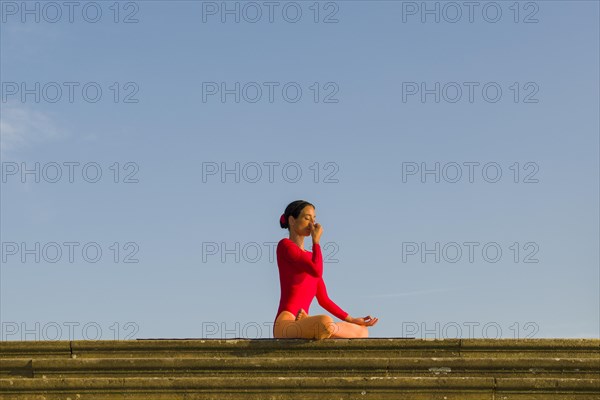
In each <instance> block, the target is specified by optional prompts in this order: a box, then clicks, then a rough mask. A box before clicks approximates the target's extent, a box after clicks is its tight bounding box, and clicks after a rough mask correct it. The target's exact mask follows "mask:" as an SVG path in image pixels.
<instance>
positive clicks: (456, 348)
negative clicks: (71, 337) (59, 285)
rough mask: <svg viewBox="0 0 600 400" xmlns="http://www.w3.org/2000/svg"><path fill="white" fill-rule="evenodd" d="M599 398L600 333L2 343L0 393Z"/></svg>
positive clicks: (158, 397)
mask: <svg viewBox="0 0 600 400" xmlns="http://www.w3.org/2000/svg"><path fill="white" fill-rule="evenodd" d="M299 398H300V399H315V400H317V399H319V400H325V399H327V400H331V399H336V400H348V399H389V400H391V399H394V400H398V399H404V400H600V339H498V340H490V339H449V340H448V339H402V338H365V339H325V340H305V339H189V340H188V339H149V340H128V341H110V340H108V341H80V340H76V341H62V342H61V341H57V342H36V341H22V342H0V399H2V400H4V399H14V400H17V399H18V400H33V399H35V400H58V399H61V400H64V399H71V400H76V399H79V400H86V399H87V400H100V399H103V400H116V399H130V400H142V399H144V400H163V399H164V400H166V399H169V400H174V399H186V400H190V399H192V400H194V399H197V400H207V399H215V400H216V399H219V400H223V399H225V400H227V399H231V400H233V399H240V400H241V399H245V400H258V399H269V400H287V399H299Z"/></svg>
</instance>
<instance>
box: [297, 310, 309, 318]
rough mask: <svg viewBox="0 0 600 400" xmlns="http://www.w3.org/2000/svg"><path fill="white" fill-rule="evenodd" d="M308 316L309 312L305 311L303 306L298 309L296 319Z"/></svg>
mask: <svg viewBox="0 0 600 400" xmlns="http://www.w3.org/2000/svg"><path fill="white" fill-rule="evenodd" d="M306 317H308V314H307V313H306V312H304V309H303V308H301V309H300V311H298V314H296V321H299V320H301V319H302V318H306Z"/></svg>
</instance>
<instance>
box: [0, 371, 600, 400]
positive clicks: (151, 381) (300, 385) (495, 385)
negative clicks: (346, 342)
mask: <svg viewBox="0 0 600 400" xmlns="http://www.w3.org/2000/svg"><path fill="white" fill-rule="evenodd" d="M0 384H1V387H2V392H1V393H2V398H3V399H5V398H6V399H17V398H18V399H21V400H22V399H34V398H36V399H40V398H44V399H48V398H50V397H48V395H54V396H58V395H61V396H62V398H63V399H67V398H68V397H70V398H72V399H76V398H77V399H88V398H94V397H92V396H93V395H94V396H99V395H104V396H105V397H104V398H106V399H113V398H118V396H119V395H122V394H124V393H127V394H128V395H130V396H133V395H137V396H138V397H137V398H143V396H146V399H150V398H152V399H155V398H157V397H156V395H157V394H161V393H162V394H170V395H171V396H173V395H182V396H183V395H187V396H186V397H178V398H185V399H188V398H198V399H205V398H212V399H217V398H221V399H229V398H232V399H233V398H239V399H265V398H268V399H271V398H281V399H284V398H298V396H300V395H301V396H302V398H305V397H304V396H305V395H307V394H309V393H310V394H312V395H313V398H315V399H334V398H336V399H347V398H352V397H348V396H349V395H354V396H355V398H359V396H362V397H361V398H377V399H381V398H389V399H392V398H395V399H398V398H400V397H398V396H399V395H403V394H415V392H418V393H419V394H428V395H430V397H428V399H432V397H431V395H433V394H438V395H439V394H443V395H444V396H447V395H448V394H451V393H460V394H461V395H462V396H463V397H462V399H465V398H477V399H486V398H489V399H494V400H496V399H503V398H506V399H515V398H522V399H525V398H527V399H529V400H532V399H536V398H539V399H546V400H547V399H555V398H561V399H567V398H572V399H594V400H597V399H598V393H599V387H598V380H597V379H569V378H536V379H533V378H494V377H487V378H485V377H381V376H376V377H372V376H363V377H255V376H249V377H227V378H222V379H215V378H211V377H178V378H162V377H145V378H141V377H135V378H130V377H123V378H39V379H0ZM41 394H43V397H41V396H40V395H41ZM367 394H368V396H367ZM524 394H527V395H529V397H517V396H520V395H524ZM8 395H11V396H8ZM192 395H193V396H196V397H189V396H192ZM218 395H220V396H221V397H219V396H218ZM294 395H295V396H296V397H294ZM386 395H387V397H386ZM394 395H395V396H396V397H394ZM466 395H473V396H474V397H466ZM560 395H564V396H563V397H558V396H560ZM34 396H35V397H34ZM149 396H151V397H149ZM211 396H212V397H211ZM286 396H287V397H286ZM344 396H345V397H344ZM494 396H495V397H494ZM567 396H570V397H567ZM98 398H99V397H98ZM134 398H135V397H134ZM173 398H174V397H171V399H173ZM401 398H405V397H401ZM408 398H410V397H408ZM422 398H425V397H422ZM439 398H442V397H439ZM456 398H459V397H456Z"/></svg>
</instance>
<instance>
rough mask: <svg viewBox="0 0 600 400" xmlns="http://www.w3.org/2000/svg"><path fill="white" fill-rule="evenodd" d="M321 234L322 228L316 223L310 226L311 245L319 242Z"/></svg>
mask: <svg viewBox="0 0 600 400" xmlns="http://www.w3.org/2000/svg"><path fill="white" fill-rule="evenodd" d="M322 233H323V227H322V226H321V224H319V223H318V222H317V223H316V224H313V223H311V224H310V234H311V236H312V240H313V243H319V240H321V234H322Z"/></svg>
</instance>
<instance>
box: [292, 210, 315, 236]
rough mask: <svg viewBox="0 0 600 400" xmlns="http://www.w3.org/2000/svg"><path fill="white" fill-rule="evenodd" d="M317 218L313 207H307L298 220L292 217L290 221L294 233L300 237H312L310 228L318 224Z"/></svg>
mask: <svg viewBox="0 0 600 400" xmlns="http://www.w3.org/2000/svg"><path fill="white" fill-rule="evenodd" d="M316 218H317V215H316V214H315V209H314V208H313V207H312V206H306V207H304V208H303V209H302V211H301V212H300V215H298V218H294V217H293V216H292V217H291V218H290V220H291V221H292V228H293V229H294V232H296V233H297V234H298V235H300V236H310V227H311V225H312V224H314V223H315V222H316Z"/></svg>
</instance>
